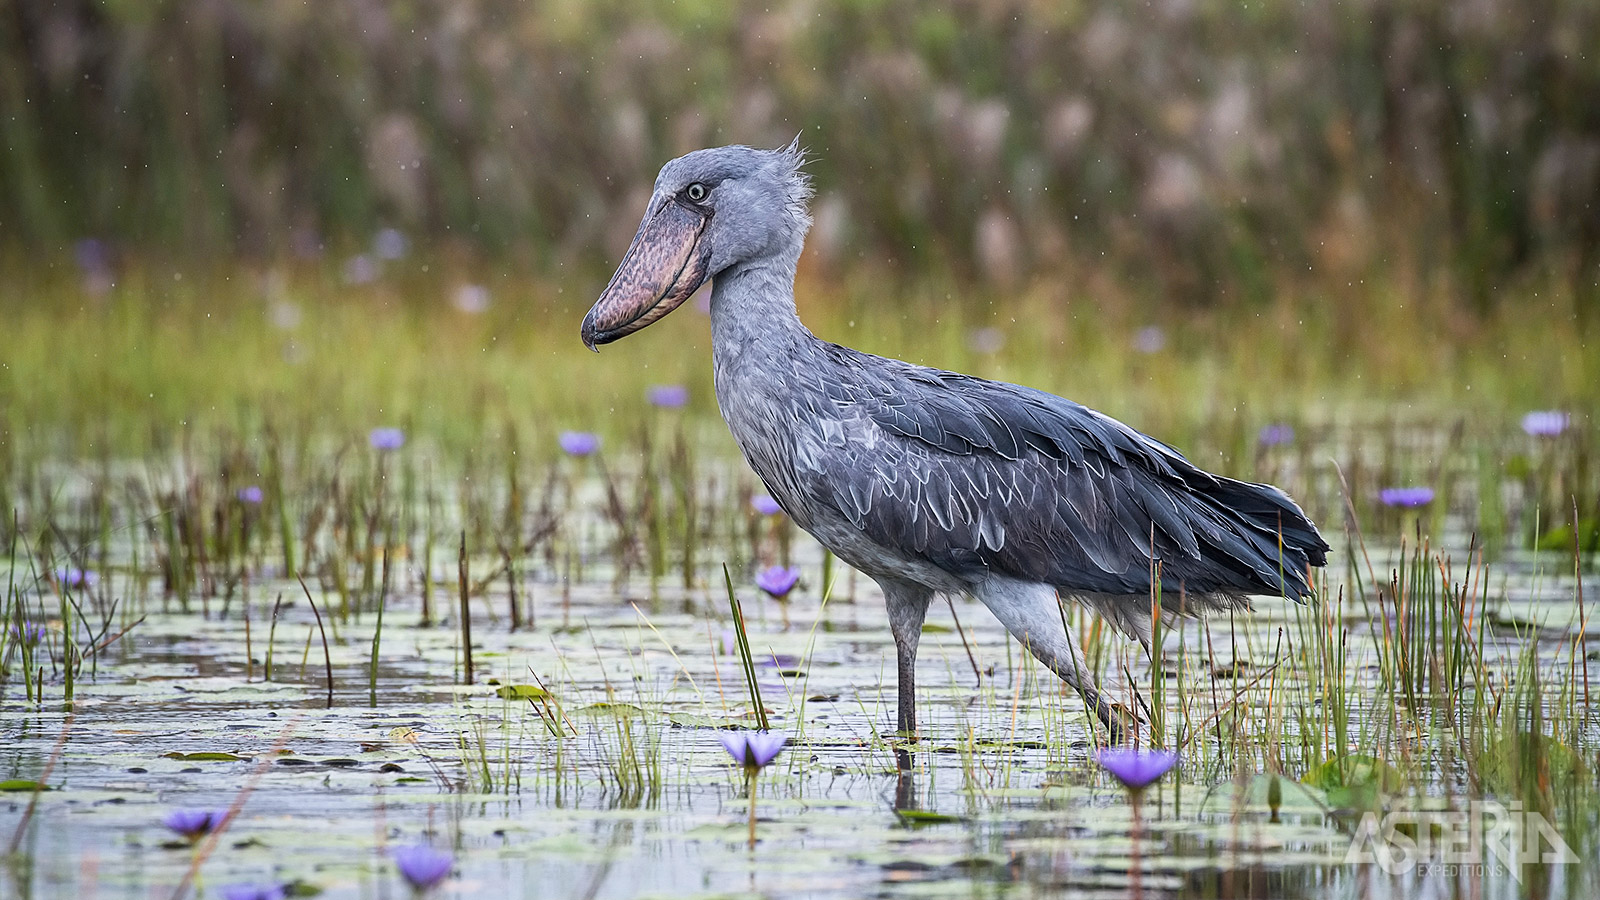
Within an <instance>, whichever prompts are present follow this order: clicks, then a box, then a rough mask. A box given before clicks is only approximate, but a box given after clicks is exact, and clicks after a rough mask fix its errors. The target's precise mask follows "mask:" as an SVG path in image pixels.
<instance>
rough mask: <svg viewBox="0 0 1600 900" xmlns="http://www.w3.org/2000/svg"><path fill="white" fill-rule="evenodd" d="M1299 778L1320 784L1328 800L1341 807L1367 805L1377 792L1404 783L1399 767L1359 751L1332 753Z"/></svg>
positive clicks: (1372, 804) (1390, 790) (1398, 787)
mask: <svg viewBox="0 0 1600 900" xmlns="http://www.w3.org/2000/svg"><path fill="white" fill-rule="evenodd" d="M1300 780H1301V781H1302V782H1304V783H1306V784H1309V785H1311V786H1312V787H1317V788H1321V789H1322V790H1323V791H1324V793H1325V794H1326V795H1327V798H1328V804H1329V805H1330V806H1334V807H1338V808H1342V809H1371V808H1373V807H1375V806H1377V805H1378V799H1379V797H1380V796H1382V795H1383V794H1392V793H1394V792H1396V791H1399V790H1401V789H1402V788H1403V787H1404V786H1405V783H1406V778H1405V775H1403V774H1401V772H1400V770H1399V769H1396V768H1395V767H1394V766H1391V765H1389V764H1388V763H1386V762H1384V761H1383V760H1381V759H1374V758H1373V757H1370V756H1364V755H1362V754H1359V753H1352V754H1350V755H1349V756H1337V757H1334V758H1333V759H1330V760H1328V761H1327V762H1325V763H1323V764H1322V765H1320V766H1318V767H1317V768H1315V769H1312V770H1311V771H1310V772H1307V773H1306V775H1305V777H1304V778H1302V779H1300Z"/></svg>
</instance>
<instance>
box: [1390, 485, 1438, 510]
mask: <svg viewBox="0 0 1600 900" xmlns="http://www.w3.org/2000/svg"><path fill="white" fill-rule="evenodd" d="M1378 499H1379V500H1382V501H1383V505H1384V506H1395V507H1399V508H1402V509H1414V508H1416V507H1418V506H1427V505H1428V504H1429V503H1432V502H1433V488H1431V487H1388V488H1384V489H1383V490H1381V491H1379V492H1378Z"/></svg>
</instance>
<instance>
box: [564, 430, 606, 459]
mask: <svg viewBox="0 0 1600 900" xmlns="http://www.w3.org/2000/svg"><path fill="white" fill-rule="evenodd" d="M558 440H559V441H560V443H561V449H562V450H563V451H565V452H566V453H567V455H569V456H588V455H590V454H592V453H594V452H595V451H597V450H599V449H600V438H599V436H597V435H595V434H594V433H593V432H588V431H563V432H561V437H560V438H559V439H558Z"/></svg>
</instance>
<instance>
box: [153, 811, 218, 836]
mask: <svg viewBox="0 0 1600 900" xmlns="http://www.w3.org/2000/svg"><path fill="white" fill-rule="evenodd" d="M227 815H228V814H227V813H226V812H225V811H223V810H220V809H218V810H212V809H175V810H173V811H172V812H169V813H167V814H166V815H165V816H163V817H162V819H161V824H163V825H165V826H167V828H168V829H170V830H171V831H172V832H173V833H175V834H177V835H178V836H180V837H182V838H183V839H184V840H186V841H188V842H189V843H191V844H192V843H194V842H195V841H198V840H200V839H201V838H203V837H205V836H206V835H208V834H210V833H211V831H212V829H214V828H216V827H217V826H218V825H220V824H222V820H223V819H224V818H226V817H227Z"/></svg>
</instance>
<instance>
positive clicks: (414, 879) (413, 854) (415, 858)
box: [389, 844, 456, 894]
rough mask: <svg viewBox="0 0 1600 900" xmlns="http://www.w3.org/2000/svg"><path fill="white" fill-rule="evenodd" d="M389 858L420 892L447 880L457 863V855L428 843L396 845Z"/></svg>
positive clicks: (408, 882) (401, 875)
mask: <svg viewBox="0 0 1600 900" xmlns="http://www.w3.org/2000/svg"><path fill="white" fill-rule="evenodd" d="M389 858H390V859H393V860H394V867H395V868H396V869H398V870H400V877H402V878H404V879H405V880H406V883H407V884H409V885H411V889H412V890H414V891H416V892H417V893H419V894H420V893H422V892H423V891H427V890H430V889H432V888H433V887H434V886H435V885H437V884H438V883H439V882H441V881H443V880H445V878H446V877H447V876H449V874H450V869H451V868H452V867H453V866H454V865H455V864H456V860H455V857H453V856H451V855H450V854H448V853H446V852H444V851H443V850H435V849H433V848H432V847H429V846H428V845H427V844H415V845H412V846H409V847H396V848H394V849H393V850H390V851H389Z"/></svg>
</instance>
